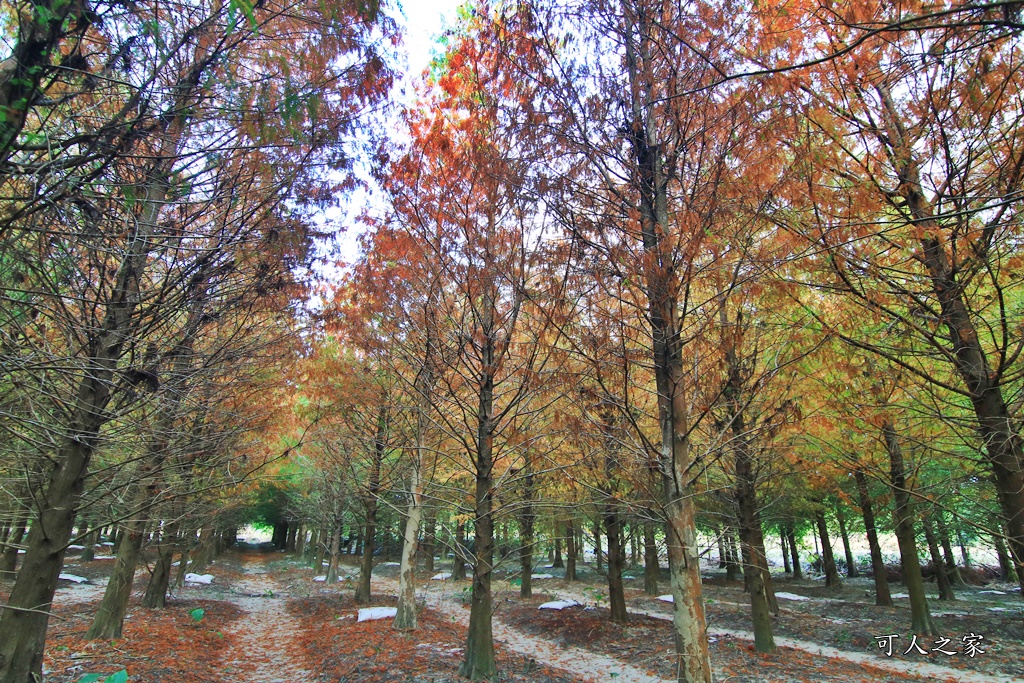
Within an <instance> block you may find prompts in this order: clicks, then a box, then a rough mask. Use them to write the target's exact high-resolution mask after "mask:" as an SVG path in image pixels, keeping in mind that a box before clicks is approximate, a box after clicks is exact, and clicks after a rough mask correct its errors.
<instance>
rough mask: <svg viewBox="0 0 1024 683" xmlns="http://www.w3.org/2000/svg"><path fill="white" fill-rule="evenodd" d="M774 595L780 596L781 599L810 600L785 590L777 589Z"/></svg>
mask: <svg viewBox="0 0 1024 683" xmlns="http://www.w3.org/2000/svg"><path fill="white" fill-rule="evenodd" d="M775 597H777V598H782V599H783V600H810V598H808V597H806V596H803V595H797V594H796V593H787V592H785V591H779V592H777V593H776V594H775Z"/></svg>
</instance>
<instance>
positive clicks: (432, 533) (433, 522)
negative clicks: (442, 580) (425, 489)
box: [423, 512, 437, 574]
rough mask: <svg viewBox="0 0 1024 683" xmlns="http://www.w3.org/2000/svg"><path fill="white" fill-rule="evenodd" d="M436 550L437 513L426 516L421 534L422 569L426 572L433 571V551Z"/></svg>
mask: <svg viewBox="0 0 1024 683" xmlns="http://www.w3.org/2000/svg"><path fill="white" fill-rule="evenodd" d="M436 552H437V513H436V512H432V513H430V516H428V517H427V523H426V531H425V532H424V534H423V569H424V571H426V572H427V573H428V574H430V573H433V571H434V553H436Z"/></svg>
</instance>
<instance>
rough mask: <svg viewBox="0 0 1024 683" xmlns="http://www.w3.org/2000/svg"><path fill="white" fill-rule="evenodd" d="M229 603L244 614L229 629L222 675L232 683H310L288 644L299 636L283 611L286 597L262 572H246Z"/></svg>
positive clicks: (297, 628)
mask: <svg viewBox="0 0 1024 683" xmlns="http://www.w3.org/2000/svg"><path fill="white" fill-rule="evenodd" d="M232 591H233V592H234V593H235V594H236V595H235V596H233V597H232V598H230V601H231V602H232V603H234V604H235V605H237V606H238V607H239V608H241V609H242V610H244V611H245V615H244V616H242V618H241V619H239V620H238V621H237V622H235V627H234V628H233V629H232V631H231V634H232V636H234V638H233V640H234V644H233V646H232V648H231V652H230V653H229V654H228V656H227V657H226V658H225V662H224V667H225V674H228V673H230V674H231V676H230V679H229V680H232V681H235V682H236V683H293V682H294V681H312V680H313V679H314V676H313V675H312V674H311V673H310V672H309V671H308V670H306V669H305V667H304V665H303V662H302V659H301V657H300V656H299V655H298V654H297V653H294V652H291V651H289V649H288V644H289V643H291V642H292V641H293V640H294V637H295V635H297V634H298V633H299V630H300V626H299V622H298V620H297V619H295V618H294V617H292V616H291V615H290V614H289V613H288V610H287V608H286V603H287V598H288V594H287V593H286V592H285V590H284V588H283V586H282V585H281V584H280V583H279V582H277V581H275V580H274V579H273V578H272V577H271V576H270V575H269V574H266V573H264V570H263V569H262V568H257V567H253V568H251V569H249V568H247V570H246V578H245V580H244V581H241V582H239V583H236V584H235V585H233V586H232Z"/></svg>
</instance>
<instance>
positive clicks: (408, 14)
mask: <svg viewBox="0 0 1024 683" xmlns="http://www.w3.org/2000/svg"><path fill="white" fill-rule="evenodd" d="M465 1H466V0H408V1H407V2H399V7H400V8H401V10H400V14H399V16H397V17H396V18H397V19H398V21H399V22H403V21H404V23H405V25H404V26H403V27H402V33H403V36H404V40H405V49H406V50H407V51H408V54H409V73H410V74H412V75H418V74H419V73H420V72H421V71H423V69H424V68H426V66H427V64H428V63H429V62H430V53H431V49H432V48H433V45H434V40H435V39H436V38H437V36H438V35H439V34H440V33H441V30H442V29H443V28H444V26H445V25H451V24H454V23H455V11H456V8H458V6H459V5H462V4H463V3H464V2H465ZM402 14H404V18H403V17H402ZM445 20H447V24H445Z"/></svg>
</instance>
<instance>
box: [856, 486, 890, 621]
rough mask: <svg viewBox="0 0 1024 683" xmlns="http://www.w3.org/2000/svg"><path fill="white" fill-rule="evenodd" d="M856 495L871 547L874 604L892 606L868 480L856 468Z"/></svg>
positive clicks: (887, 575)
mask: <svg viewBox="0 0 1024 683" xmlns="http://www.w3.org/2000/svg"><path fill="white" fill-rule="evenodd" d="M854 477H855V478H856V480H857V495H858V496H859V497H860V509H861V514H862V515H863V517H864V530H865V532H866V533H867V537H868V547H869V548H870V549H871V575H872V578H873V579H874V582H875V604H876V605H878V606H879V607H892V606H893V604H892V595H891V594H890V593H889V572H888V570H887V569H886V567H885V560H884V559H883V558H882V546H881V545H880V544H879V543H878V530H877V529H876V527H875V513H874V510H873V509H872V508H871V497H870V496H869V495H868V480H867V477H865V476H864V472H863V471H862V470H859V469H858V470H856V471H855V472H854Z"/></svg>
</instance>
